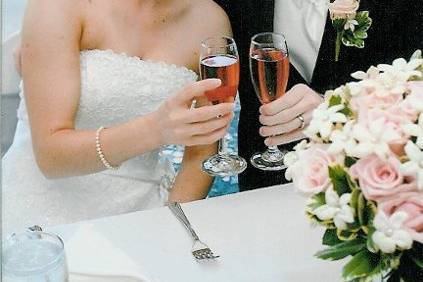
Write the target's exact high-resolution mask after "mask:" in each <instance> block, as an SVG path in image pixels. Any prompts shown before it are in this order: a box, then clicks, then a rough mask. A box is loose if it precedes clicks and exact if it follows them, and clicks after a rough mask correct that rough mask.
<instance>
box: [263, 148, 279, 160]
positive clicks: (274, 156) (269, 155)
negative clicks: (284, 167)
mask: <svg viewBox="0 0 423 282" xmlns="http://www.w3.org/2000/svg"><path fill="white" fill-rule="evenodd" d="M283 157H284V155H283V153H282V152H281V151H280V150H279V148H278V146H268V147H267V150H266V152H264V153H263V155H262V158H263V160H265V161H267V162H271V163H272V162H279V161H281V160H283Z"/></svg>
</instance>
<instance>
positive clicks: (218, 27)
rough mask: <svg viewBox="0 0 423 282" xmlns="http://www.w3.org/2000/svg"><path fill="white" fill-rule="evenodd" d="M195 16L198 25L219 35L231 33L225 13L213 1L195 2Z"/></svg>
mask: <svg viewBox="0 0 423 282" xmlns="http://www.w3.org/2000/svg"><path fill="white" fill-rule="evenodd" d="M193 2H195V5H194V6H195V8H194V11H195V14H196V17H197V20H198V21H199V23H203V24H204V25H206V26H208V28H210V29H214V30H215V31H216V32H219V33H231V24H230V21H229V18H228V15H227V14H226V12H225V11H224V10H223V9H222V8H221V7H220V6H219V5H218V4H216V3H215V2H214V1H213V0H195V1H193Z"/></svg>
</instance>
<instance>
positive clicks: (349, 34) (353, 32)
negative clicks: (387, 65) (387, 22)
mask: <svg viewBox="0 0 423 282" xmlns="http://www.w3.org/2000/svg"><path fill="white" fill-rule="evenodd" d="M359 7H360V1H359V0H335V1H333V2H330V3H329V13H330V17H331V19H332V24H333V27H334V28H335V31H336V42H335V61H336V62H337V61H338V60H339V54H340V52H341V45H342V44H343V45H345V46H347V47H356V48H364V40H365V39H366V38H367V31H368V30H369V28H370V26H371V25H372V19H371V18H370V17H369V12H368V11H360V12H357V11H358V9H359Z"/></svg>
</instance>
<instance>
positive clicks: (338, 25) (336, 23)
mask: <svg viewBox="0 0 423 282" xmlns="http://www.w3.org/2000/svg"><path fill="white" fill-rule="evenodd" d="M346 22H347V20H346V19H335V20H332V25H333V27H334V28H335V30H336V32H342V31H344V26H345V23H346Z"/></svg>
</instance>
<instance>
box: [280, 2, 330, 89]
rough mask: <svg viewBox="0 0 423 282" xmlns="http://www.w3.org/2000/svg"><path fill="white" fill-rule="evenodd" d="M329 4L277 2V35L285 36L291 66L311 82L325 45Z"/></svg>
mask: <svg viewBox="0 0 423 282" xmlns="http://www.w3.org/2000/svg"><path fill="white" fill-rule="evenodd" d="M327 14H328V7H327V3H326V0H276V1H275V18H274V31H275V32H278V33H282V34H283V35H285V38H286V41H287V44H288V49H289V56H290V61H291V63H292V64H293V65H294V66H295V68H296V69H297V70H298V72H299V73H300V74H301V75H302V76H303V77H304V79H305V80H306V81H307V82H310V81H311V78H312V75H313V71H314V67H315V65H316V60H317V55H318V54H319V48H320V44H321V43H322V37H323V32H324V29H325V23H326V17H327Z"/></svg>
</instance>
